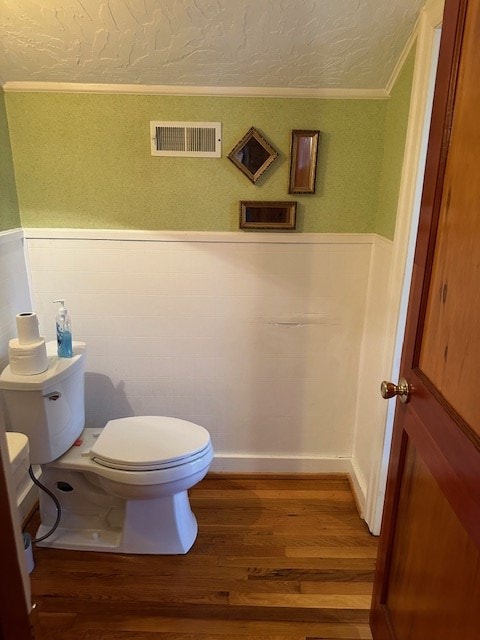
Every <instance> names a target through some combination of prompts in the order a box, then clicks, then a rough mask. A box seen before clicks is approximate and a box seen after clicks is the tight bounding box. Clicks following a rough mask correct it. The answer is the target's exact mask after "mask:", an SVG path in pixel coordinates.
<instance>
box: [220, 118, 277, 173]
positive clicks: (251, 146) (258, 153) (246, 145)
mask: <svg viewBox="0 0 480 640" xmlns="http://www.w3.org/2000/svg"><path fill="white" fill-rule="evenodd" d="M228 158H229V159H230V160H231V161H232V162H233V164H234V165H235V166H236V167H238V168H239V169H240V171H241V172H242V173H244V174H245V175H246V176H247V178H248V179H249V180H251V181H252V182H253V183H255V182H257V180H258V179H259V178H260V176H261V175H263V173H265V171H266V170H267V169H268V167H269V166H270V165H271V164H272V162H273V161H274V160H275V159H276V158H278V151H277V150H276V149H274V147H272V145H271V144H270V143H269V142H268V140H266V139H265V138H264V137H263V136H262V135H261V134H260V133H259V132H258V131H257V130H256V129H255V127H252V128H251V129H249V130H248V131H247V133H246V134H245V135H244V136H243V138H242V139H241V140H240V142H238V143H237V144H236V145H235V146H234V147H233V149H232V150H231V151H230V153H229V154H228Z"/></svg>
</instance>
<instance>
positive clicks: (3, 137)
mask: <svg viewBox="0 0 480 640" xmlns="http://www.w3.org/2000/svg"><path fill="white" fill-rule="evenodd" d="M19 226H20V214H19V211H18V201H17V192H16V189H15V174H14V171H13V161H12V150H11V147H10V136H9V134H8V123H7V114H6V111H5V94H4V93H3V91H2V90H1V89H0V231H5V230H6V229H15V228H16V227H19Z"/></svg>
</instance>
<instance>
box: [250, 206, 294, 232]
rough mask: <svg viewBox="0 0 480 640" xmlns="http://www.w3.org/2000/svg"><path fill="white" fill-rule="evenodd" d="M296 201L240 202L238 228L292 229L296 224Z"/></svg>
mask: <svg viewBox="0 0 480 640" xmlns="http://www.w3.org/2000/svg"><path fill="white" fill-rule="evenodd" d="M296 213H297V203H296V202H294V201H288V202H268V201H267V202H251V201H245V200H244V201H242V202H240V229H277V230H278V231H293V230H294V229H295V226H296Z"/></svg>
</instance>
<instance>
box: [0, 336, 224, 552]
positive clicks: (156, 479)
mask: <svg viewBox="0 0 480 640" xmlns="http://www.w3.org/2000/svg"><path fill="white" fill-rule="evenodd" d="M85 350H86V346H85V344H84V343H79V342H76V343H74V356H73V358H59V357H58V356H57V355H56V343H55V342H52V343H48V345H47V351H48V356H49V366H48V369H47V371H45V372H44V373H40V374H37V375H32V376H19V375H15V374H12V373H11V371H10V367H9V366H7V367H6V368H5V369H4V371H3V372H2V374H1V375H0V389H2V391H3V397H4V404H5V409H6V416H7V424H8V428H9V430H11V431H17V432H19V433H24V434H25V435H26V436H28V439H29V442H30V462H31V464H41V465H42V471H43V473H42V477H41V482H42V484H44V485H45V486H46V487H47V488H48V489H50V491H52V492H53V493H54V494H55V495H56V497H57V498H58V500H59V502H60V505H61V510H62V516H61V520H60V524H59V526H58V528H57V529H56V530H55V531H54V533H53V534H52V535H51V536H49V537H48V538H47V539H45V540H44V541H43V542H41V543H39V544H40V545H41V546H45V547H56V548H60V549H83V550H90V551H110V552H120V553H152V554H180V553H186V552H187V551H188V550H189V549H190V547H191V546H192V545H193V543H194V542H195V538H196V536H197V529H198V527H197V521H196V519H195V516H194V515H193V513H192V510H191V508H190V503H189V500H188V493H187V492H188V489H190V488H191V487H192V486H194V485H195V484H196V483H197V482H199V481H200V480H201V479H202V478H203V477H204V476H205V475H206V473H207V471H208V469H209V467H210V464H211V462H212V459H213V447H212V443H211V440H210V435H209V433H208V431H207V430H206V429H204V428H203V427H200V426H199V425H196V424H193V423H192V422H187V421H186V420H180V419H178V418H167V417H161V416H140V417H134V418H121V419H119V420H110V422H108V423H107V424H106V426H105V427H104V428H103V429H92V428H87V429H85V428H84V426H85V406H84V395H85V391H84V389H85ZM56 514H57V511H56V507H55V504H54V502H53V501H52V499H51V498H50V497H49V496H48V495H46V494H45V493H44V492H43V491H40V516H41V525H40V528H39V530H38V532H37V537H42V536H43V535H45V534H46V533H47V532H48V531H49V530H50V529H51V528H52V526H53V525H54V523H55V519H56Z"/></svg>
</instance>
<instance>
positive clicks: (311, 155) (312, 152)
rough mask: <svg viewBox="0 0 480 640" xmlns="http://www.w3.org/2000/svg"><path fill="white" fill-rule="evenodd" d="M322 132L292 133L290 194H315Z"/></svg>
mask: <svg viewBox="0 0 480 640" xmlns="http://www.w3.org/2000/svg"><path fill="white" fill-rule="evenodd" d="M319 138H320V131H303V130H294V131H292V155H291V159H290V183H289V186H288V193H315V178H316V173H317V155H318V141H319Z"/></svg>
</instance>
